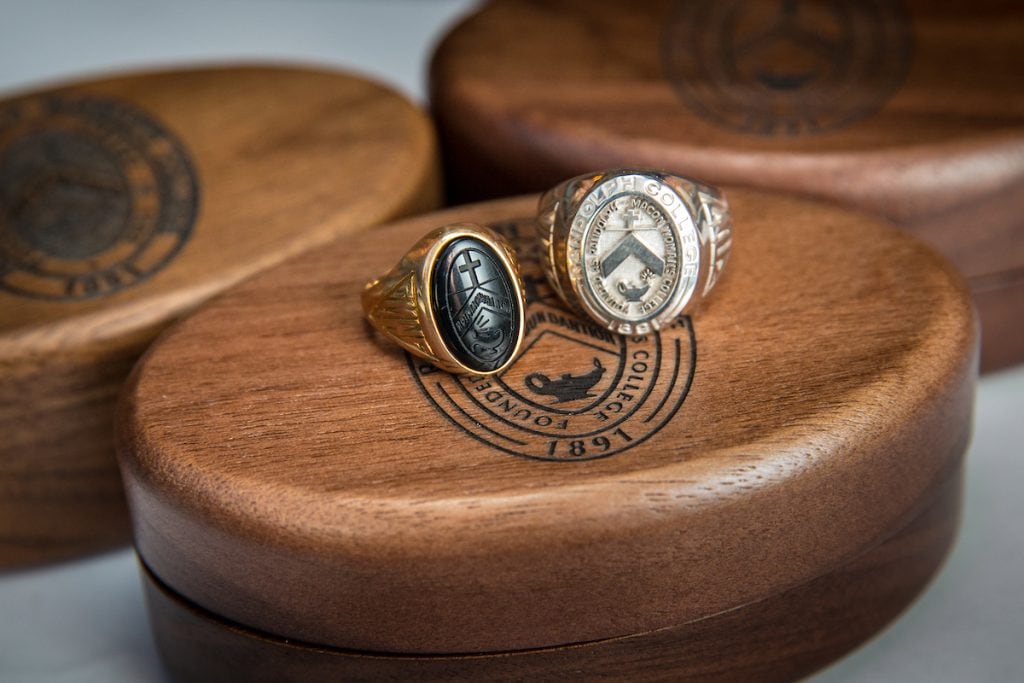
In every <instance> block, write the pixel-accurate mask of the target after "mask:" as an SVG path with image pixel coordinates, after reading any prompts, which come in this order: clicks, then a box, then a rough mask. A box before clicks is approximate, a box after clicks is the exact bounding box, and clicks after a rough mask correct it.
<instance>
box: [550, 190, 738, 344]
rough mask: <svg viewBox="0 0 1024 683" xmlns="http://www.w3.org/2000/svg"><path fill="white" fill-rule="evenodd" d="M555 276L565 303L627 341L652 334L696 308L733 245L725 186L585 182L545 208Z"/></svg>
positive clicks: (553, 195)
mask: <svg viewBox="0 0 1024 683" xmlns="http://www.w3.org/2000/svg"><path fill="white" fill-rule="evenodd" d="M537 222H538V230H539V236H540V240H541V243H542V246H543V249H544V253H545V255H546V258H545V261H546V263H545V273H546V275H547V278H548V281H549V282H550V283H551V286H552V287H553V288H554V290H555V291H556V292H557V293H558V295H559V296H560V297H561V299H562V300H563V301H564V302H565V303H566V304H567V305H568V306H569V307H570V308H573V309H574V310H576V311H578V312H581V313H583V314H585V315H588V316H590V317H591V318H593V319H594V320H596V321H597V322H598V323H600V324H601V325H603V326H604V327H606V328H608V329H609V330H612V331H614V332H618V333H620V334H643V333H645V332H649V331H651V330H657V329H660V328H661V327H663V326H664V325H667V324H669V323H670V322H671V321H673V320H675V319H676V318H677V317H679V316H680V315H683V314H685V313H690V312H692V311H694V310H695V309H696V308H697V306H698V305H699V304H700V302H701V301H702V300H703V299H704V297H705V296H707V294H708V293H709V292H710V291H711V289H712V287H714V286H715V283H716V282H717V281H718V278H719V277H720V276H721V274H722V269H723V268H724V267H725V264H726V261H727V260H728V258H729V252H730V250H731V247H732V220H731V218H730V216H729V206H728V203H727V202H726V200H725V198H724V197H723V196H722V194H721V193H720V192H719V191H718V190H717V189H715V188H713V187H709V186H707V185H702V184H700V183H698V182H696V181H694V180H690V179H688V178H682V177H679V176H674V175H670V174H668V173H663V172H660V171H641V170H616V171H606V172H602V173H597V174H590V175H585V176H579V177H577V178H573V179H571V180H567V181H565V182H563V183H561V184H559V185H557V186H556V187H554V188H553V189H551V190H549V191H548V192H546V193H545V194H544V195H543V196H542V197H541V200H540V205H539V209H538V216H537Z"/></svg>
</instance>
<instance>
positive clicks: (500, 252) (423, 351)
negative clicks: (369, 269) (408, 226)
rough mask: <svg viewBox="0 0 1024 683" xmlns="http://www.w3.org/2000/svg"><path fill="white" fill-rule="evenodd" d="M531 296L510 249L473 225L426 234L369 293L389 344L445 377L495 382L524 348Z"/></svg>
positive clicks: (371, 316)
mask: <svg viewBox="0 0 1024 683" xmlns="http://www.w3.org/2000/svg"><path fill="white" fill-rule="evenodd" d="M525 309H526V297H525V294H524V289H523V283H522V280H521V278H520V276H519V265H518V263H517V261H516V257H515V252H514V251H513V249H512V246H511V245H510V244H509V243H508V242H507V241H506V240H505V239H504V238H502V237H501V236H500V235H498V234H497V233H496V232H494V231H493V230H490V229H489V228H485V227H483V226H481V225H474V224H471V223H465V224H458V225H449V226H445V227H443V228H438V229H437V230H434V231H432V232H430V233H428V234H427V235H425V236H424V237H423V238H422V239H421V240H420V241H419V242H417V243H416V244H415V245H413V247H412V249H410V250H409V251H408V252H407V253H406V254H405V256H403V257H402V259H401V261H399V262H398V265H396V266H395V267H394V268H392V269H391V271H390V272H388V273H387V274H386V275H385V276H384V277H381V278H379V279H377V280H374V281H372V282H370V283H368V284H367V285H366V288H365V289H364V290H363V311H364V312H365V313H366V317H367V319H368V320H369V321H370V323H372V324H373V326H374V327H375V328H376V329H377V330H378V331H379V332H380V333H381V334H383V335H384V336H385V337H387V338H388V339H390V340H391V341H393V342H395V343H396V344H398V345H399V346H401V347H402V348H404V349H405V350H407V351H409V352H410V353H412V354H414V355H416V356H419V357H420V358H424V359H426V360H428V361H430V362H431V363H433V364H434V365H436V366H437V367H439V368H441V369H442V370H447V371H448V372H453V373H469V374H474V375H493V374H495V373H498V372H501V371H502V370H504V369H505V368H507V367H508V366H509V365H510V364H511V363H512V361H513V360H514V359H515V357H516V355H517V354H518V353H519V348H520V346H521V345H522V342H523V326H524V325H523V323H524V314H525Z"/></svg>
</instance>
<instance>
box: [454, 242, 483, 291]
mask: <svg viewBox="0 0 1024 683" xmlns="http://www.w3.org/2000/svg"><path fill="white" fill-rule="evenodd" d="M462 256H463V257H464V258H465V261H464V262H463V264H462V265H461V266H459V272H460V273H469V277H470V279H471V280H472V281H473V286H474V287H479V286H480V280H479V279H478V278H477V276H476V269H477V268H479V267H480V265H481V263H480V261H476V260H474V259H473V257H472V256H470V255H469V252H468V251H465V252H463V253H462Z"/></svg>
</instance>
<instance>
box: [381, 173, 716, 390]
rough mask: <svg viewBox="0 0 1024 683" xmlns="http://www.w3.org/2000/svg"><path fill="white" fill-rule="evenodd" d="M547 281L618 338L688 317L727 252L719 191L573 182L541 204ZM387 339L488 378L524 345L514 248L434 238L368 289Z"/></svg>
mask: <svg viewBox="0 0 1024 683" xmlns="http://www.w3.org/2000/svg"><path fill="white" fill-rule="evenodd" d="M537 230H538V239H539V240H540V243H541V245H542V246H543V253H544V255H545V259H544V262H545V263H544V265H545V274H546V276H547V279H548V281H549V282H550V284H551V286H552V288H553V289H554V290H555V292H557V294H558V296H559V297H560V298H561V300H562V301H563V302H564V303H565V304H566V305H567V306H568V307H569V308H571V309H573V310H574V311H575V312H576V313H578V314H581V315H584V316H588V317H590V318H591V319H593V320H594V321H595V322H597V323H598V324H600V325H601V326H602V327H605V328H607V329H609V330H611V331H613V332H616V333H619V334H644V333H647V332H650V331H652V330H657V329H660V328H661V327H662V326H664V325H666V324H668V323H670V322H671V321H673V320H675V319H676V318H678V317H679V316H681V315H684V314H687V313H690V312H692V311H693V310H695V309H696V307H697V306H698V305H699V304H700V302H701V300H703V298H704V297H706V296H707V294H708V293H709V292H710V291H711V289H712V287H714V285H715V283H716V282H717V281H718V278H719V276H720V275H721V273H722V269H723V268H724V267H725V263H726V261H727V260H728V257H729V251H730V248H731V245H732V223H731V219H730V217H729V208H728V204H727V203H726V201H725V198H724V197H723V196H722V194H721V193H720V192H719V191H718V190H716V189H715V188H712V187H709V186H706V185H702V184H700V183H698V182H696V181H693V180H690V179H687V178H682V177H679V176H674V175H670V174H668V173H662V172H659V171H636V170H616V171H606V172H602V173H597V174H592V175H586V176H580V177H578V178H573V179H571V180H567V181H565V182H563V183H561V184H559V185H558V186H556V187H554V188H553V189H551V190H550V191H548V192H546V193H545V194H544V195H543V196H542V197H541V200H540V206H539V211H538V216H537ZM363 309H364V311H365V312H366V317H367V318H368V319H369V321H370V322H371V323H372V324H373V325H374V327H376V328H377V330H378V331H380V332H381V333H382V334H383V335H384V336H386V337H388V338H389V339H391V340H392V341H394V342H395V343H397V344H398V345H399V346H401V347H403V348H405V349H406V350H407V351H409V352H411V353H413V354H415V355H417V356H419V357H421V358H425V359H426V360H428V361H430V362H431V363H433V364H434V365H436V366H437V367H439V368H441V369H442V370H447V371H448V372H454V373H469V374H474V375H492V374H495V373H499V372H501V371H502V370H504V369H505V368H507V367H508V366H509V365H510V364H511V363H512V362H513V361H514V360H515V358H516V356H517V354H518V353H519V349H520V346H521V345H522V341H523V335H524V319H525V313H526V296H525V290H524V288H523V283H522V280H521V278H520V276H519V266H518V263H517V260H516V254H515V250H514V249H513V247H512V245H511V244H509V243H508V241H507V240H505V239H504V238H503V237H501V236H500V235H498V234H497V233H495V232H494V231H493V230H490V229H489V228H486V227H483V226H480V225H474V224H459V225H450V226H446V227H443V228H439V229H437V230H434V231H432V232H430V233H429V234H427V235H426V236H424V237H423V238H422V239H421V240H420V241H419V242H417V243H416V244H415V245H414V246H413V247H412V249H411V250H410V251H409V252H408V253H407V254H406V255H405V256H404V257H402V260H401V261H399V263H398V264H397V265H396V266H395V267H394V268H392V269H391V271H390V272H388V273H387V274H386V275H385V276H384V277H382V278H379V279H377V280H374V281H372V282H370V283H369V284H367V285H366V289H365V290H364V291H363Z"/></svg>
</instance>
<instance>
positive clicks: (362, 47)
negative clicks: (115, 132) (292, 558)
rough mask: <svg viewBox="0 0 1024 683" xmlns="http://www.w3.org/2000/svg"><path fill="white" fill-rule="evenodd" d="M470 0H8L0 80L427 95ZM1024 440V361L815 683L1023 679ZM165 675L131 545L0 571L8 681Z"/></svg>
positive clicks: (0, 83)
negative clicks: (907, 557) (964, 473)
mask: <svg viewBox="0 0 1024 683" xmlns="http://www.w3.org/2000/svg"><path fill="white" fill-rule="evenodd" d="M472 5H473V3H472V2H470V1H469V0H388V1H384V2H382V1H377V2H373V1H371V0H348V1H343V0H334V1H331V0H273V1H272V0H220V1H217V2H214V1H210V2H196V1H195V0H175V1H173V2H161V3H158V2H151V1H150V2H144V1H140V0H91V1H90V0H80V1H74V0H59V1H57V0H36V1H33V2H30V1H28V0H25V1H24V2H12V1H10V0H0V88H2V89H3V90H4V91H9V90H10V89H12V88H29V87H31V88H35V87H39V86H40V85H41V84H42V83H44V82H46V81H53V80H60V79H64V78H68V77H72V76H77V75H91V74H95V73H96V72H99V71H103V70H110V69H115V68H125V67H139V66H148V65H154V64H167V63H172V62H173V63H181V62H195V61H197V60H198V61H203V62H211V61H218V62H224V61H229V62H230V61H239V60H242V59H258V60H288V61H299V62H310V63H323V64H329V65H336V66H342V67H346V68H350V69H354V70H357V71H361V72H363V73H366V74H369V75H371V76H374V77H376V78H378V79H381V80H383V81H386V82H388V83H391V84H392V85H394V86H396V87H397V88H399V89H400V90H402V91H404V92H406V93H407V94H409V95H410V96H411V97H413V98H415V99H417V100H420V101H423V99H424V75H425V67H426V63H427V59H428V57H429V55H430V53H431V51H432V47H433V45H434V43H435V41H437V40H438V39H439V38H440V36H441V35H442V34H443V32H444V30H445V27H447V26H448V25H449V24H450V22H451V21H452V20H454V19H455V18H456V17H458V16H459V15H460V14H462V13H464V12H466V11H467V10H469V9H470V8H471V7H472ZM1017 333H1018V334H1024V321H1022V325H1021V327H1020V329H1018V331H1017ZM0 438H2V435H0ZM1022 443H1024V367H1021V368H1018V369H1015V370H1011V371H1008V372H1003V373H1000V374H997V375H991V376H989V377H986V378H985V379H984V380H982V382H981V386H980V389H979V392H978V404H977V414H976V422H975V436H974V441H973V444H972V446H971V449H970V453H969V466H968V468H969V469H968V472H969V476H968V483H967V502H966V507H965V516H964V525H963V528H962V531H961V535H960V539H959V542H958V544H957V546H956V548H955V550H954V552H953V554H952V556H951V557H950V559H949V561H948V563H947V565H946V567H945V569H944V570H943V571H942V573H941V574H940V575H939V577H938V579H937V580H936V581H935V582H934V583H933V585H932V586H931V587H930V588H929V590H928V591H927V592H926V593H925V595H924V596H923V597H922V598H921V599H920V600H919V601H918V602H917V603H916V604H915V605H914V606H913V607H912V608H911V609H910V610H909V611H908V612H907V613H906V614H905V615H904V616H903V617H902V618H901V619H899V620H898V621H896V622H895V623H894V624H893V625H892V626H891V627H890V628H888V629H887V630H886V631H884V632H883V633H882V634H881V635H880V636H879V637H877V638H875V639H874V640H872V641H871V642H869V643H868V644H867V645H865V646H864V647H862V648H861V649H859V650H858V651H857V652H855V653H853V654H852V655H850V656H849V657H847V658H845V659H843V660H841V661H840V662H838V663H837V664H835V665H834V666H832V667H831V668H829V669H827V670H825V671H824V672H822V673H820V674H818V675H817V676H815V677H813V681H815V683H833V682H838V681H854V682H863V683H877V682H879V681H928V682H929V683H936V682H940V683H941V682H946V681H948V682H955V683H961V682H969V683H975V682H983V681H1024V534H1022V533H1021V520H1022V519H1024V495H1022V493H1021V491H1022V488H1021V482H1022V481H1024V462H1022V458H1021V455H1022V446H1021V444H1022ZM163 680H165V676H164V674H163V673H162V671H161V669H160V665H159V661H158V660H157V657H156V652H155V649H154V647H153V645H152V642H151V641H150V637H149V630H148V625H147V621H146V614H145V609H144V606H143V603H142V595H141V591H140V588H139V581H138V574H137V569H136V565H135V560H134V558H133V556H132V554H131V551H129V550H123V551H119V552H116V553H112V554H108V555H105V556H101V557H96V558H91V559H88V560H83V561H79V562H73V563H69V564H64V565H59V566H55V567H49V568H44V569H36V570H33V571H25V572H17V573H8V574H0V682H3V683H7V682H19V681H40V682H58V681H60V682H68V683H71V682H74V683H90V682H93V681H95V682H97V683H100V682H102V683H118V682H120V681H126V682H128V681H130V682H132V683H145V682H148V681H163Z"/></svg>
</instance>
